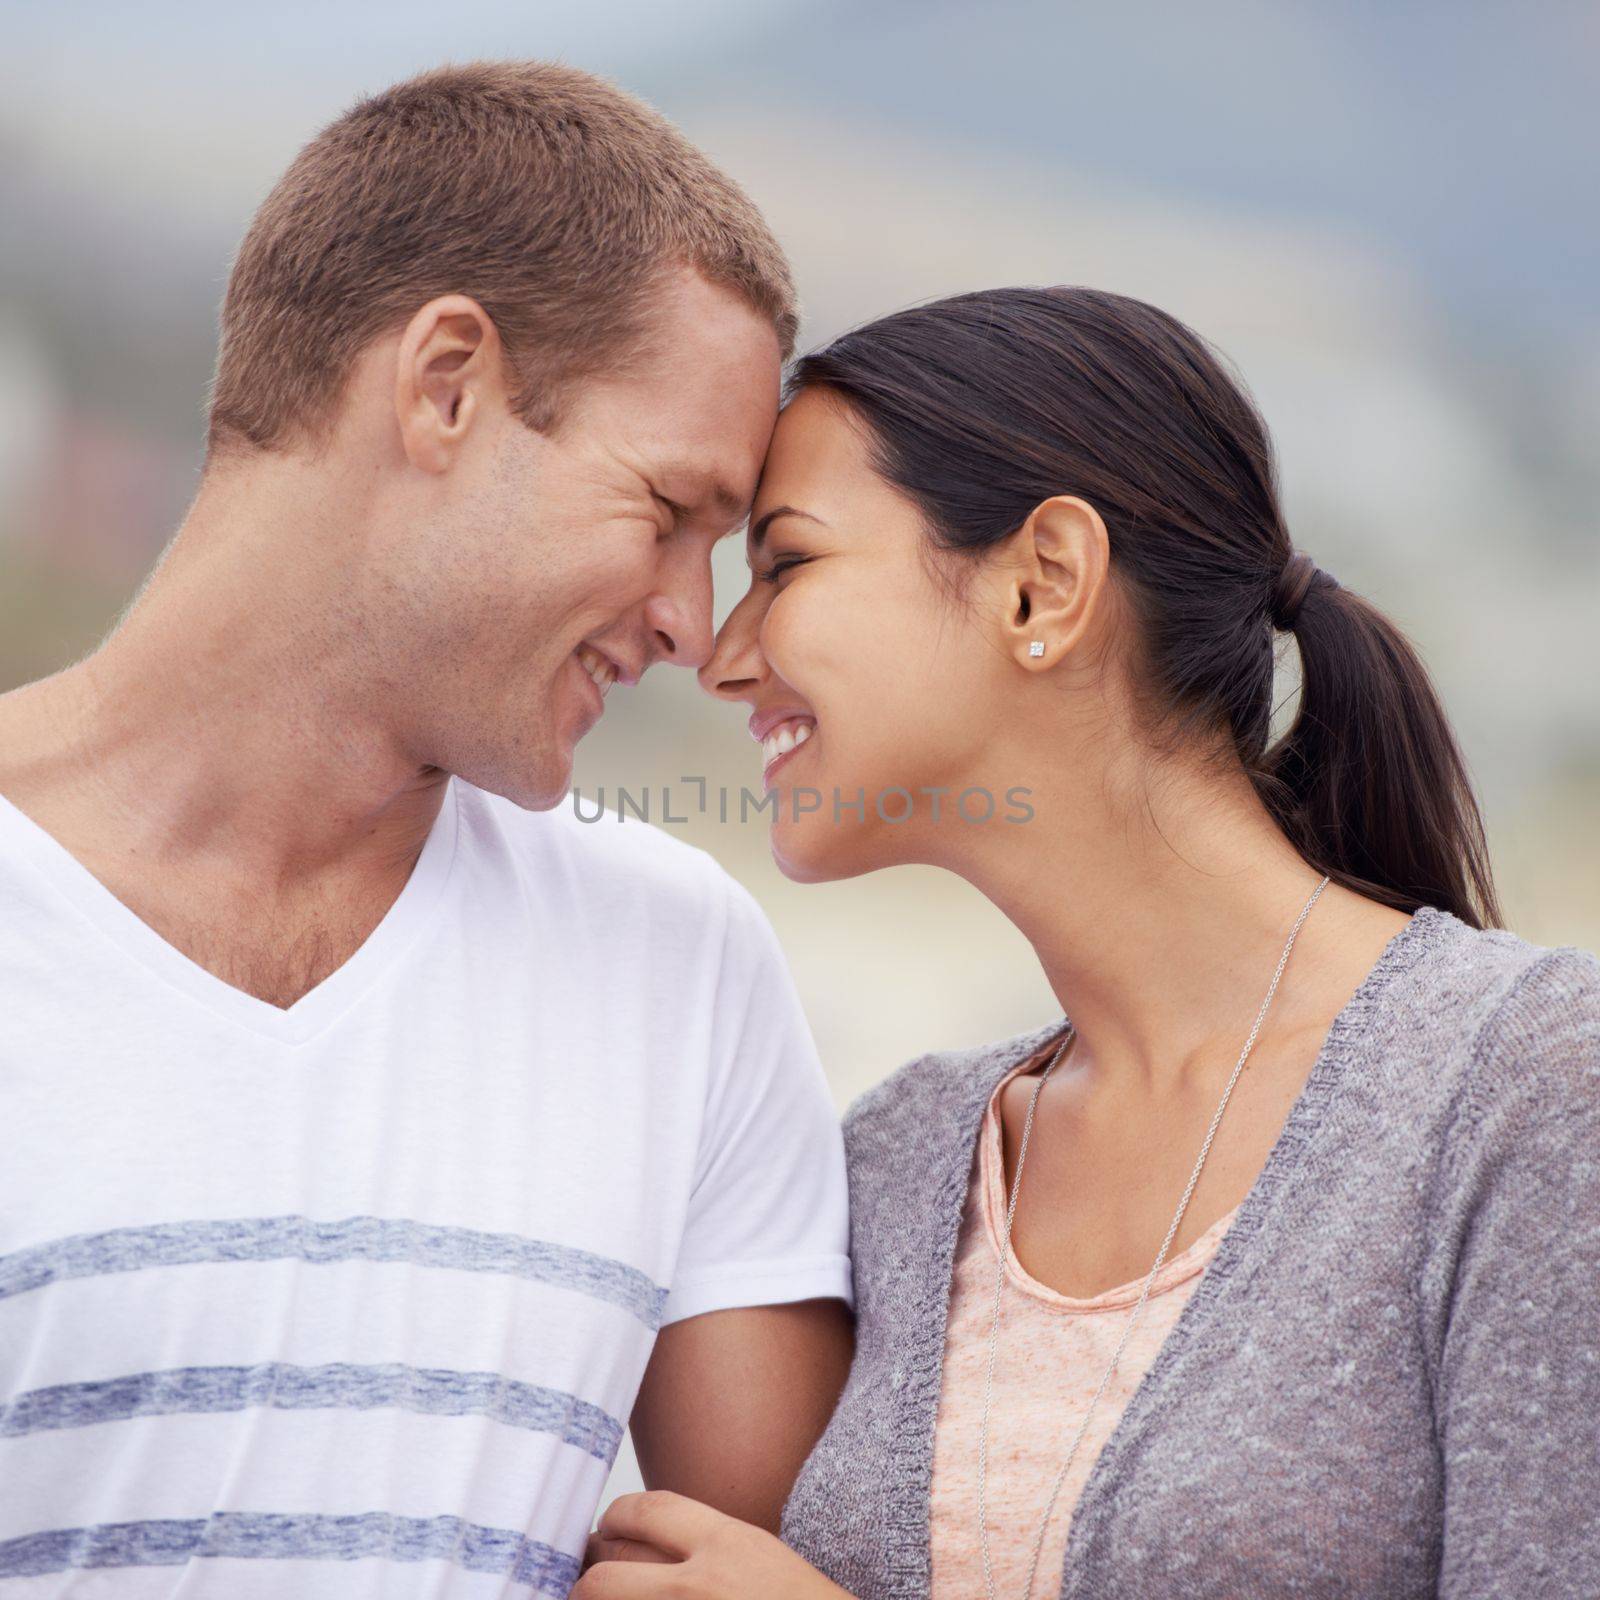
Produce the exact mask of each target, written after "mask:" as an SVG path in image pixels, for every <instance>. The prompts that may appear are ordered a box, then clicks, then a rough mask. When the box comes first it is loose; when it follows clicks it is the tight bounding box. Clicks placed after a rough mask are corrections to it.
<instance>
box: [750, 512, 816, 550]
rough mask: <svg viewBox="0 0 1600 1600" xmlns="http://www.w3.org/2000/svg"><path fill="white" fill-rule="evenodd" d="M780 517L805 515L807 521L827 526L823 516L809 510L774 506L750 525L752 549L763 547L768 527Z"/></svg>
mask: <svg viewBox="0 0 1600 1600" xmlns="http://www.w3.org/2000/svg"><path fill="white" fill-rule="evenodd" d="M779 517H804V518H805V520H806V521H807V522H814V523H816V524H817V525H818V527H823V528H825V527H827V523H825V522H824V521H823V520H822V518H821V517H814V516H812V515H811V513H810V512H809V511H801V510H799V509H797V508H796V507H794V506H774V507H773V508H772V509H771V510H770V511H764V512H762V514H761V515H760V516H759V517H757V518H756V520H755V521H754V522H753V523H752V524H751V525H750V548H751V549H752V550H759V549H760V548H761V541H762V540H763V539H765V538H766V536H767V529H768V528H769V527H771V526H772V524H773V523H774V522H776V521H777V520H778V518H779Z"/></svg>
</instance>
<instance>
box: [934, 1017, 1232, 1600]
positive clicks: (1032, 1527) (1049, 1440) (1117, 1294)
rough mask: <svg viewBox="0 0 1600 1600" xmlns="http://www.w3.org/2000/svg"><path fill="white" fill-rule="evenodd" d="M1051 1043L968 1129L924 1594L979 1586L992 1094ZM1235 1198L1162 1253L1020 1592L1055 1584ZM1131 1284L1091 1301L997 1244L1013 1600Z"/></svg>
mask: <svg viewBox="0 0 1600 1600" xmlns="http://www.w3.org/2000/svg"><path fill="white" fill-rule="evenodd" d="M1054 1046H1055V1041H1054V1040H1052V1041H1051V1043H1050V1045H1049V1046H1048V1047H1047V1048H1046V1050H1044V1051H1043V1052H1041V1053H1040V1054H1038V1055H1036V1056H1035V1057H1033V1058H1031V1059H1029V1060H1027V1061H1024V1062H1023V1063H1022V1064H1021V1065H1019V1066H1018V1067H1016V1068H1015V1069H1014V1070H1013V1071H1011V1072H1008V1073H1007V1074H1006V1076H1005V1077H1004V1078H1003V1079H1002V1080H1001V1083H1000V1085H999V1087H998V1088H997V1089H996V1090H995V1093H994V1095H993V1096H992V1097H991V1099H990V1101H989V1107H988V1111H987V1112H986V1114H985V1116H984V1119H983V1127H982V1130H981V1132H980V1135H979V1139H978V1152H977V1157H976V1160H975V1162H974V1166H975V1169H976V1172H975V1178H974V1181H973V1182H972V1183H971V1185H970V1186H969V1188H968V1193H967V1203H966V1209H965V1211H964V1212H963V1215H962V1222H961V1233H960V1236H959V1237H958V1239H957V1241H956V1256H955V1266H954V1273H953V1276H952V1280H951V1287H950V1318H949V1324H948V1330H947V1333H946V1338H945V1351H944V1370H943V1378H942V1382H941V1387H940V1398H939V1412H938V1420H937V1423H936V1426H935V1432H934V1457H933V1485H932V1497H933V1498H932V1507H931V1534H932V1557H933V1583H932V1591H931V1600H974V1597H977V1600H981V1597H982V1595H983V1593H984V1586H983V1556H982V1554H981V1551H980V1547H979V1543H978V1436H979V1426H980V1423H981V1421H982V1417H983V1383H984V1371H985V1368H986V1366H987V1364H988V1359H989V1320H990V1317H991V1316H992V1315H993V1311H994V1280H995V1272H996V1269H997V1266H998V1263H999V1259H1000V1240H1001V1237H1002V1236H1003V1234H1004V1232H1005V1220H1006V1204H1007V1200H1008V1196H1007V1194H1006V1192H1005V1167H1004V1163H1003V1161H1002V1160H1001V1153H1000V1152H1001V1145H1000V1111H999V1103H1000V1092H1001V1090H1003V1089H1004V1088H1005V1086H1006V1084H1008V1083H1009V1082H1010V1081H1011V1080H1012V1079H1013V1078H1014V1077H1016V1076H1017V1075H1018V1073H1021V1072H1025V1071H1027V1070H1028V1069H1029V1068H1030V1067H1037V1066H1040V1065H1042V1064H1043V1062H1044V1061H1046V1060H1048V1059H1049V1055H1050V1052H1051V1051H1052V1050H1053V1049H1054ZM1237 1209H1238V1208H1237V1207H1235V1208H1234V1210H1233V1211H1230V1212H1228V1213H1227V1215H1225V1216H1222V1217H1219V1218H1218V1219H1217V1221H1216V1222H1215V1223H1214V1224H1213V1225H1212V1226H1211V1227H1210V1228H1209V1229H1208V1230H1207V1231H1206V1232H1205V1233H1203V1234H1201V1236H1200V1237H1199V1238H1198V1239H1196V1240H1195V1241H1194V1242H1193V1244H1191V1245H1190V1246H1189V1247H1188V1249H1186V1250H1184V1251H1183V1252H1182V1253H1181V1254H1179V1255H1176V1256H1169V1257H1168V1258H1167V1260H1166V1262H1165V1263H1163V1265H1162V1268H1161V1271H1160V1272H1159V1273H1158V1274H1157V1275H1156V1280H1155V1282H1154V1283H1153V1284H1152V1285H1151V1286H1150V1298H1149V1300H1148V1301H1147V1302H1146V1303H1145V1308H1144V1313H1143V1315H1142V1316H1141V1317H1140V1319H1139V1325H1138V1327H1137V1328H1136V1329H1135V1330H1134V1333H1133V1336H1132V1338H1130V1339H1129V1341H1128V1347H1127V1349H1125V1350H1124V1351H1123V1352H1122V1360H1121V1362H1120V1363H1119V1365H1118V1368H1117V1371H1116V1373H1115V1374H1114V1375H1113V1376H1112V1379H1111V1381H1110V1383H1108V1384H1107V1385H1106V1392H1105V1393H1104V1394H1103V1395H1102V1396H1101V1397H1100V1404H1099V1406H1098V1407H1097V1408H1096V1410H1095V1414H1094V1418H1093V1420H1092V1421H1091V1422H1090V1424H1089V1430H1088V1432H1087V1433H1086V1434H1085V1435H1084V1439H1083V1443H1082V1444H1081V1445H1080V1446H1079V1447H1078V1455H1077V1459H1076V1460H1075V1461H1074V1462H1073V1464H1072V1470H1071V1471H1070V1472H1068V1474H1067V1476H1066V1479H1065V1481H1064V1482H1063V1483H1062V1485H1061V1492H1060V1494H1059V1495H1058V1496H1057V1497H1056V1504H1055V1509H1054V1511H1053V1512H1052V1513H1051V1518H1050V1527H1049V1530H1048V1532H1047V1533H1046V1535H1045V1541H1044V1548H1043V1550H1042V1551H1041V1553H1040V1557H1039V1570H1038V1573H1037V1575H1036V1577H1035V1579H1034V1591H1033V1594H1032V1595H1031V1596H1028V1597H1026V1600H1038V1597H1039V1596H1052V1595H1055V1594H1058V1593H1059V1592H1060V1588H1061V1569H1062V1562H1063V1560H1064V1558H1065V1554H1066V1547H1067V1533H1068V1530H1069V1527H1070V1524H1071V1518H1072V1508H1073V1506H1074V1504H1075V1503H1076V1501H1077V1498H1078V1495H1079V1493H1080V1492H1081V1490H1082V1488H1083V1486H1084V1484H1085V1483H1086V1482H1087V1481H1088V1477H1089V1473H1090V1470H1091V1469H1092V1468H1093V1466H1094V1463H1095V1458H1096V1457H1097V1456H1098V1455H1099V1453H1100V1450H1101V1447H1102V1446H1103V1445H1104V1444H1105V1442H1106V1440H1107V1439H1109V1438H1110V1437H1111V1433H1112V1430H1113V1429H1114V1428H1115V1427H1116V1424H1117V1419H1118V1418H1119V1417H1120V1416H1121V1414H1122V1410H1123V1407H1124V1406H1126V1405H1127V1403H1128V1401H1129V1400H1130V1399H1131V1398H1132V1397H1133V1392H1134V1390H1135V1389H1136V1388H1137V1387H1138V1385H1139V1380H1140V1379H1141V1378H1142V1377H1143V1376H1144V1374H1145V1371H1146V1370H1147V1369H1148V1367H1149V1366H1150V1364H1151V1362H1153V1361H1154V1360H1155V1356H1156V1352H1157V1350H1159V1349H1160V1347H1161V1342H1162V1340H1164V1339H1165V1338H1166V1336H1167V1334H1168V1332H1169V1331H1170V1330H1171V1328H1172V1326H1173V1324H1174V1323H1175V1322H1177V1320H1178V1314H1179V1313H1180V1312H1181V1311H1182V1310H1183V1308H1184V1305H1185V1304H1186V1303H1187V1301H1188V1299H1189V1296H1190V1294H1192V1293H1193V1291H1194V1287H1195V1285H1196V1284H1197V1283H1198V1282H1199V1281H1200V1274H1201V1273H1202V1272H1203V1271H1204V1270H1205V1267H1206V1265H1207V1263H1209V1262H1210V1260H1211V1258H1212V1256H1213V1255H1214V1254H1215V1252H1216V1248H1217V1246H1218V1244H1220V1243H1221V1241H1222V1236H1223V1234H1224V1233H1225V1232H1227V1229H1228V1225H1229V1223H1231V1222H1232V1221H1233V1218H1234V1216H1235V1214H1236V1212H1237ZM1153 1259H1154V1258H1153V1257H1152V1260H1153ZM1146 1271H1147V1272H1148V1269H1146ZM1143 1288H1144V1276H1141V1277H1140V1278H1139V1279H1138V1280H1137V1281H1136V1282H1133V1283H1127V1284H1123V1285H1121V1286H1120V1287H1118V1288H1115V1289H1107V1290H1106V1291H1105V1293H1103V1294H1098V1295H1095V1296H1094V1297H1093V1298H1092V1299H1087V1300H1078V1299H1071V1298H1069V1297H1068V1296H1066V1295H1062V1294H1057V1293H1056V1292H1055V1290H1054V1289H1051V1288H1048V1287H1046V1285H1044V1284H1042V1283H1040V1282H1039V1281H1038V1280H1037V1279H1035V1278H1033V1277H1031V1276H1030V1275H1029V1273H1028V1271H1027V1269H1026V1268H1025V1267H1023V1266H1022V1264H1021V1263H1020V1262H1019V1261H1018V1260H1017V1257H1016V1254H1015V1252H1014V1251H1013V1252H1009V1253H1008V1255H1007V1259H1006V1281H1005V1286H1004V1288H1003V1289H1002V1291H1001V1298H1000V1331H999V1335H998V1339H997V1354H996V1357H995V1370H994V1395H993V1399H992V1402H991V1405H990V1413H989V1486H988V1503H989V1555H990V1560H991V1562H992V1563H993V1570H994V1583H995V1593H996V1595H997V1596H998V1597H999V1600H1023V1596H1022V1584H1023V1580H1024V1579H1025V1578H1026V1577H1027V1575H1028V1563H1029V1560H1030V1558H1031V1557H1032V1554H1033V1543H1034V1540H1035V1539H1036V1538H1037V1537H1038V1533H1039V1518H1040V1517H1041V1516H1042V1515H1043V1513H1044V1507H1045V1502H1046V1501H1047V1500H1048V1499H1049V1498H1050V1488H1051V1485H1052V1484H1053V1483H1054V1482H1055V1478H1056V1474H1057V1473H1058V1472H1059V1471H1060V1470H1061V1463H1062V1460H1063V1459H1064V1458H1065V1456H1066V1453H1067V1451H1068V1450H1069V1449H1070V1448H1071V1445H1072V1439H1073V1435H1074V1434H1075V1433H1076V1432H1077V1430H1078V1427H1079V1425H1080V1424H1081V1422H1082V1421H1083V1414H1084V1412H1085V1411H1087V1410H1088V1408H1089V1402H1090V1401H1091V1400H1092V1399H1093V1398H1094V1392H1095V1390H1096V1388H1098V1387H1099V1384H1100V1377H1101V1374H1102V1373H1104V1371H1105V1369H1106V1363H1107V1362H1108V1361H1110V1359H1111V1357H1112V1353H1113V1352H1114V1351H1115V1350H1116V1347H1117V1341H1118V1340H1119V1339H1120V1338H1121V1337H1122V1333H1123V1329H1124V1326H1125V1325H1126V1323H1127V1320H1128V1318H1129V1316H1130V1315H1131V1314H1132V1311H1133V1308H1134V1307H1135V1306H1136V1305H1137V1304H1138V1303H1139V1295H1140V1292H1141V1291H1142V1290H1143Z"/></svg>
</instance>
